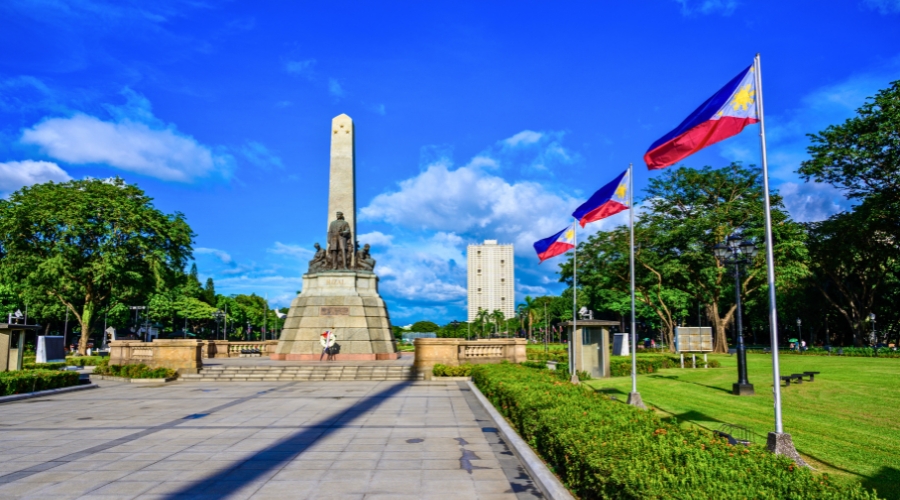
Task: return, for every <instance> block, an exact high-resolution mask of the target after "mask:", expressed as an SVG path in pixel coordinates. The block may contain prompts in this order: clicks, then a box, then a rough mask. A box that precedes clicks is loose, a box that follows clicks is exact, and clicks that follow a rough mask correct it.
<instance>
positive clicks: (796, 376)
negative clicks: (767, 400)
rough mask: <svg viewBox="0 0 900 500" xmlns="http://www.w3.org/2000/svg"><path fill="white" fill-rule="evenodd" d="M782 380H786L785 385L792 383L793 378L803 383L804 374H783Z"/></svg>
mask: <svg viewBox="0 0 900 500" xmlns="http://www.w3.org/2000/svg"><path fill="white" fill-rule="evenodd" d="M781 380H784V386H785V387H787V386H789V385H791V380H793V381H795V382H797V383H798V384H802V383H803V375H801V374H799V373H792V374H790V375H782V376H781Z"/></svg>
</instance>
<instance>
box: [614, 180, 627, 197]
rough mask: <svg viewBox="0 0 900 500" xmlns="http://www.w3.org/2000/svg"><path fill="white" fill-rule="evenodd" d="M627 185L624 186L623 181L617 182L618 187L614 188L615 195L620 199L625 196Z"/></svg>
mask: <svg viewBox="0 0 900 500" xmlns="http://www.w3.org/2000/svg"><path fill="white" fill-rule="evenodd" d="M627 190H628V187H627V186H625V183H624V182H623V183H621V184H619V187H617V188H616V197H617V198H620V199H624V198H625V193H626V192H627Z"/></svg>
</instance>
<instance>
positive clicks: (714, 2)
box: [675, 0, 738, 16]
mask: <svg viewBox="0 0 900 500" xmlns="http://www.w3.org/2000/svg"><path fill="white" fill-rule="evenodd" d="M675 2H677V3H678V4H679V5H681V15H683V16H692V15H695V14H701V15H708V14H722V15H723V16H730V15H731V14H733V13H734V10H735V9H736V8H737V6H738V2H737V0H700V1H697V2H695V1H693V0H675Z"/></svg>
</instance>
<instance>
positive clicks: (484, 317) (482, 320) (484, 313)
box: [475, 307, 490, 337]
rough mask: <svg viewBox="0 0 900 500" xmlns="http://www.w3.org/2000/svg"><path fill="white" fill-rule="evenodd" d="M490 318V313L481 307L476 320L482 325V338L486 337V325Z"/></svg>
mask: <svg viewBox="0 0 900 500" xmlns="http://www.w3.org/2000/svg"><path fill="white" fill-rule="evenodd" d="M488 316H490V313H488V312H487V311H485V310H484V309H482V308H480V307H479V308H478V314H476V315H475V318H476V321H478V323H480V324H481V336H482V337H483V336H484V323H485V322H486V321H487V318H488Z"/></svg>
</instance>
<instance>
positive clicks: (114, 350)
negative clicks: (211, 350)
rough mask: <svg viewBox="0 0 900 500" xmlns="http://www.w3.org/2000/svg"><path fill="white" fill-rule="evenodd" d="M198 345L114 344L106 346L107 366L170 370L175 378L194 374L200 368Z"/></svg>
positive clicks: (169, 341)
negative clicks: (147, 367) (175, 374)
mask: <svg viewBox="0 0 900 500" xmlns="http://www.w3.org/2000/svg"><path fill="white" fill-rule="evenodd" d="M202 359H203V358H202V353H201V344H200V342H198V341H196V340H172V339H165V340H161V339H156V340H154V341H153V342H141V341H140V340H114V341H112V342H110V343H109V364H111V365H136V364H145V365H147V366H149V367H150V368H171V369H173V370H176V371H177V372H178V373H179V374H185V373H197V372H198V371H199V370H200V368H201V367H202V366H203V361H202Z"/></svg>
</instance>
